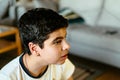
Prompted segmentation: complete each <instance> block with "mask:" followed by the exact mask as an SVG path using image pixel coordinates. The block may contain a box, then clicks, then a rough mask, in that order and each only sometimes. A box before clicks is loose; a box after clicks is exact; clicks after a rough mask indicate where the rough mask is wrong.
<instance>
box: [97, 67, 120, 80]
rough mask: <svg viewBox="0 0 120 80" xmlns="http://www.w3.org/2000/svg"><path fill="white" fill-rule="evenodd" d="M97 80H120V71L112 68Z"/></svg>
mask: <svg viewBox="0 0 120 80" xmlns="http://www.w3.org/2000/svg"><path fill="white" fill-rule="evenodd" d="M96 80H120V69H116V68H110V69H108V70H107V71H105V72H104V73H103V74H102V75H101V76H99V77H97V78H96Z"/></svg>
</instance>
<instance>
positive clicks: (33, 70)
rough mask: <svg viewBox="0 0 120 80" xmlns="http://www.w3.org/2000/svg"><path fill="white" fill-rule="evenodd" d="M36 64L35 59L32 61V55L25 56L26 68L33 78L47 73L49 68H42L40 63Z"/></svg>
mask: <svg viewBox="0 0 120 80" xmlns="http://www.w3.org/2000/svg"><path fill="white" fill-rule="evenodd" d="M35 62H36V61H35V59H32V58H31V57H30V55H28V54H25V55H24V56H23V63H24V66H25V67H26V69H27V70H28V72H29V73H30V74H31V75H32V76H34V77H37V76H39V75H42V74H43V73H44V72H45V70H46V68H47V66H40V65H39V64H38V63H35Z"/></svg>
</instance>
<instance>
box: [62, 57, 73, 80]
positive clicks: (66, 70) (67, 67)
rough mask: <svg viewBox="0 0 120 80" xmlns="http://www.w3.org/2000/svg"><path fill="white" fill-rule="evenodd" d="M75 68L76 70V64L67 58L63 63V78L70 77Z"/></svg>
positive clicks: (64, 79) (65, 79)
mask: <svg viewBox="0 0 120 80" xmlns="http://www.w3.org/2000/svg"><path fill="white" fill-rule="evenodd" d="M74 70H75V66H74V65H73V64H72V62H71V61H70V60H69V59H67V60H66V61H65V63H64V64H63V65H62V72H63V74H62V76H63V77H62V78H63V79H62V80H67V79H68V78H70V77H71V76H72V75H73V73H74Z"/></svg>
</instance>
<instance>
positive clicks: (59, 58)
mask: <svg viewBox="0 0 120 80" xmlns="http://www.w3.org/2000/svg"><path fill="white" fill-rule="evenodd" d="M69 48H70V46H69V44H68V43H67V41H66V28H61V29H59V30H56V31H55V32H53V33H51V34H50V35H49V38H48V39H47V40H46V41H45V42H44V48H43V49H41V50H40V56H41V58H42V60H43V61H44V62H46V63H47V64H63V63H64V62H65V60H66V58H67V57H68V50H69Z"/></svg>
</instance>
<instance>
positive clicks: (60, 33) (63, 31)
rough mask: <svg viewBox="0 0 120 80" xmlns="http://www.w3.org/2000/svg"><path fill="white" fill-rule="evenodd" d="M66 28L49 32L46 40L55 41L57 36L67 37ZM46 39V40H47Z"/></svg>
mask: <svg viewBox="0 0 120 80" xmlns="http://www.w3.org/2000/svg"><path fill="white" fill-rule="evenodd" d="M66 33H67V32H66V28H60V29H58V30H56V31H54V32H52V33H50V34H49V38H48V39H47V40H46V41H48V40H49V41H53V40H54V39H56V38H57V37H61V38H65V37H66ZM46 41H45V42H46Z"/></svg>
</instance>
